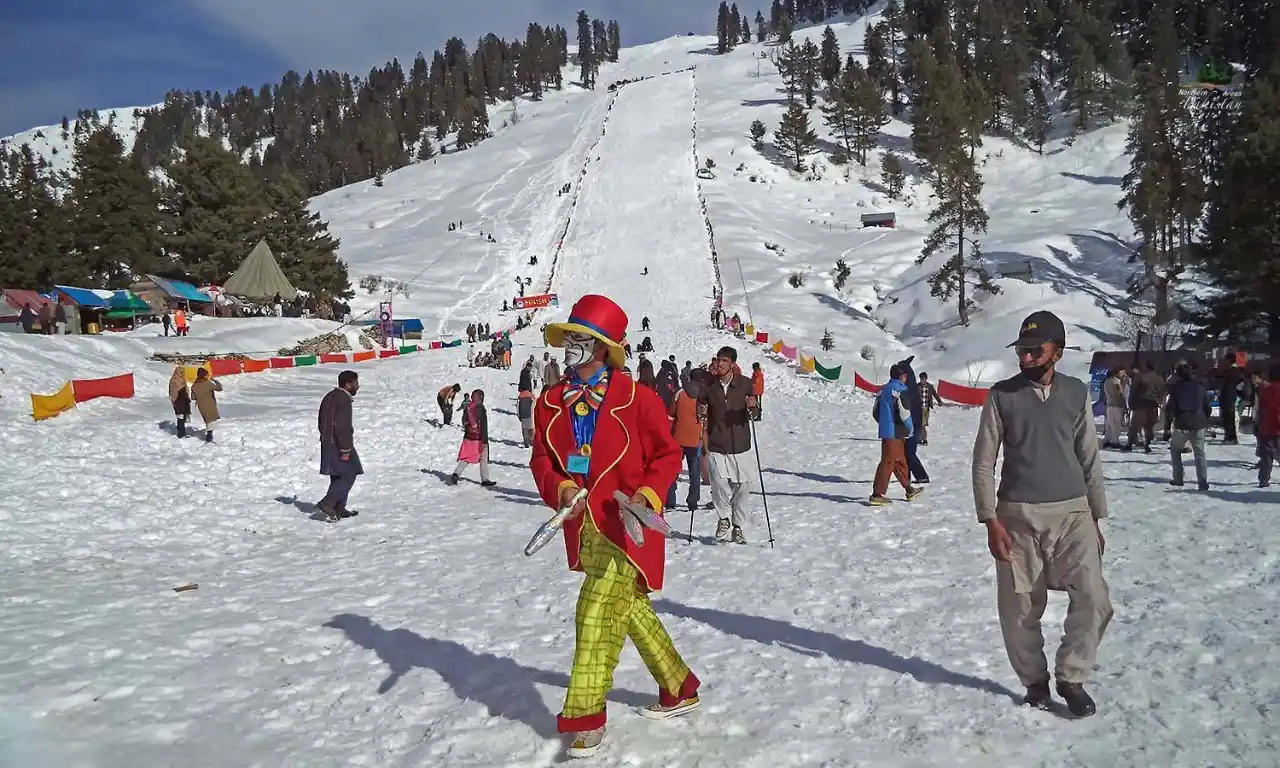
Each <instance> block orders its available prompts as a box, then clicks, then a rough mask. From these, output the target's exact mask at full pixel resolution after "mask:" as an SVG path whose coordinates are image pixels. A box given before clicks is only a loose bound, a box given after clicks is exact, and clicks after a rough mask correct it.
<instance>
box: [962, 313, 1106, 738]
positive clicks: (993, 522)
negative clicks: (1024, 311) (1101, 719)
mask: <svg viewBox="0 0 1280 768" xmlns="http://www.w3.org/2000/svg"><path fill="white" fill-rule="evenodd" d="M1066 343H1067V333H1066V329H1065V328H1064V326H1063V324H1062V321H1061V320H1059V319H1058V317H1057V316H1056V315H1054V314H1053V313H1052V312H1034V313H1032V314H1031V315H1029V316H1028V317H1027V318H1026V319H1025V320H1024V321H1023V322H1022V328H1021V330H1020V332H1019V334H1018V339H1017V341H1015V342H1014V343H1013V344H1011V345H1010V346H1013V347H1015V348H1016V350H1017V354H1018V364H1019V368H1020V372H1019V373H1018V374H1017V375H1016V376H1014V377H1013V378H1010V379H1005V380H1004V381H1001V382H999V383H998V384H996V385H995V386H993V387H992V388H991V391H990V394H989V395H988V396H987V402H986V404H985V405H984V406H983V408H982V416H981V417H980V419H979V422H978V436H977V439H976V440H975V441H974V445H973V500H974V505H975V507H976V509H977V513H978V521H979V522H981V523H984V524H985V525H986V527H987V548H988V549H989V550H990V551H991V555H992V557H994V558H995V560H996V601H997V605H998V608H999V614H1000V629H1001V631H1002V632H1003V634H1004V644H1005V650H1006V651H1007V653H1008V654H1009V662H1010V663H1011V664H1012V665H1013V670H1014V672H1016V673H1017V675H1018V679H1019V680H1021V681H1022V684H1023V685H1024V686H1026V688H1027V695H1026V698H1025V699H1024V700H1023V701H1024V703H1026V704H1028V705H1030V706H1034V707H1039V708H1042V709H1044V708H1048V707H1049V706H1050V705H1051V703H1052V701H1053V697H1052V694H1051V693H1050V691H1049V666H1048V662H1047V661H1046V660H1045V656H1044V635H1043V634H1042V633H1041V631H1040V617H1041V616H1042V615H1043V614H1044V610H1045V606H1046V604H1047V603H1048V590H1050V589H1053V590H1060V591H1065V592H1066V593H1067V595H1068V597H1069V599H1070V604H1069V605H1068V607H1067V616H1066V620H1065V621H1064V622H1063V638H1062V644H1061V645H1060V646H1059V648H1058V655H1057V661H1056V662H1055V671H1054V674H1055V676H1056V677H1057V691H1058V695H1059V696H1061V697H1062V698H1063V699H1065V700H1066V702H1067V707H1068V708H1069V709H1070V710H1071V713H1072V714H1073V715H1076V716H1077V717H1084V716H1088V715H1092V714H1093V713H1094V712H1095V710H1096V707H1095V706H1094V703H1093V699H1091V698H1090V697H1089V694H1088V693H1086V692H1085V690H1084V683H1085V681H1086V680H1088V677H1089V673H1090V672H1091V671H1092V670H1093V666H1094V661H1095V659H1096V658H1097V653H1098V644H1099V643H1100V642H1101V640H1102V635H1103V632H1104V631H1105V630H1106V628H1107V623H1108V622H1110V621H1111V615H1112V608H1111V599H1110V596H1109V590H1108V588H1107V582H1106V581H1105V580H1104V579H1103V578H1102V552H1103V548H1104V546H1105V541H1104V539H1103V537H1102V530H1101V528H1100V525H1099V521H1100V520H1101V519H1102V518H1104V517H1106V516H1107V498H1106V493H1105V490H1104V488H1103V483H1104V480H1103V476H1102V462H1101V461H1099V457H1098V437H1097V434H1096V432H1095V430H1094V424H1093V408H1092V404H1091V403H1090V402H1089V387H1088V385H1087V384H1085V383H1084V382H1083V381H1081V380H1079V379H1076V378H1072V377H1070V376H1067V375H1065V374H1061V373H1058V372H1057V371H1056V370H1055V367H1056V365H1057V363H1058V361H1059V360H1061V359H1062V352H1063V349H1064V348H1065V347H1066ZM1001 448H1003V450H1004V462H1003V464H1002V466H1001V470H1000V486H999V488H997V487H996V482H995V465H996V459H997V457H998V456H999V454H1000V451H1001Z"/></svg>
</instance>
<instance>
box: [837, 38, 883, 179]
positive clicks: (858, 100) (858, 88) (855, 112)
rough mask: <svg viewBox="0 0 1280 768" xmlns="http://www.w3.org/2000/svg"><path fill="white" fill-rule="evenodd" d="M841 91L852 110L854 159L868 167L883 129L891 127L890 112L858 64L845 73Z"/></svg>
mask: <svg viewBox="0 0 1280 768" xmlns="http://www.w3.org/2000/svg"><path fill="white" fill-rule="evenodd" d="M840 90H841V91H843V92H844V93H845V98H846V100H847V101H848V103H849V107H850V110H851V118H852V129H853V130H852V140H851V143H850V148H851V149H852V153H853V155H852V156H853V157H856V158H857V159H858V163H859V164H861V165H862V166H864V167H865V166H866V164H867V153H868V152H869V151H870V150H871V149H872V148H874V147H875V145H876V137H877V136H879V135H880V129H881V128H884V126H885V125H887V124H888V123H889V115H888V111H887V110H886V109H885V104H884V99H883V98H882V96H881V93H880V88H879V87H878V86H877V85H876V84H875V82H873V81H872V79H871V76H870V75H868V74H867V73H866V70H864V69H863V68H862V65H860V64H858V63H857V62H854V66H853V67H851V68H850V69H847V70H845V73H844V77H843V78H842V79H841V85H840Z"/></svg>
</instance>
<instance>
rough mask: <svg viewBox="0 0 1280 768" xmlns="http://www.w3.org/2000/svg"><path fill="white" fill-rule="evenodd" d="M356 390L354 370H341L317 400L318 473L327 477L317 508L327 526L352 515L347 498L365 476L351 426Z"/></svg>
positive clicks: (358, 383)
mask: <svg viewBox="0 0 1280 768" xmlns="http://www.w3.org/2000/svg"><path fill="white" fill-rule="evenodd" d="M359 391H360V377H359V376H358V375H357V374H356V372H355V371H343V372H342V373H340V374H338V386H337V388H335V389H333V390H331V391H330V392H329V394H327V395H325V396H324V399H323V400H321V401H320V414H319V418H318V420H317V423H318V426H319V428H320V474H322V475H328V476H329V491H328V492H327V493H325V495H324V498H323V499H321V500H320V502H319V503H318V504H316V506H317V507H319V508H320V515H321V516H322V517H321V519H323V520H324V521H325V522H329V523H333V522H337V521H338V520H340V519H342V518H344V517H351V516H352V515H354V514H355V513H354V512H351V511H349V510H348V509H347V496H348V495H349V494H350V493H351V488H352V486H354V485H355V484H356V478H357V477H359V476H360V475H362V474H364V467H362V466H361V465H360V454H358V453H356V445H355V429H354V427H353V426H352V423H351V399H352V398H354V397H355V396H356V393H357V392H359Z"/></svg>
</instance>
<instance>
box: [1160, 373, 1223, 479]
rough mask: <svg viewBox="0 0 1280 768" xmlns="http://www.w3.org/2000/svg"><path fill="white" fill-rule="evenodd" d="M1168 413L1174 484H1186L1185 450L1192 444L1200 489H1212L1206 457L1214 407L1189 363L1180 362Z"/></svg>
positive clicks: (1167, 407) (1170, 396)
mask: <svg viewBox="0 0 1280 768" xmlns="http://www.w3.org/2000/svg"><path fill="white" fill-rule="evenodd" d="M1165 412H1166V413H1167V414H1168V416H1166V418H1165V423H1170V422H1171V423H1172V426H1173V431H1172V434H1171V435H1170V443H1169V456H1170V459H1171V460H1172V461H1173V480H1172V481H1171V484H1172V485H1176V486H1181V485H1182V483H1183V479H1182V478H1183V471H1182V451H1183V449H1184V448H1185V446H1186V445H1187V444H1188V443H1190V444H1191V452H1192V453H1193V454H1194V455H1195V460H1196V480H1197V481H1198V483H1199V486H1200V490H1202V491H1207V490H1209V464H1208V462H1207V461H1206V460H1205V457H1204V444H1205V432H1206V431H1207V430H1208V429H1209V417H1210V416H1211V415H1212V414H1213V405H1212V403H1211V401H1210V398H1209V391H1208V390H1207V389H1206V388H1205V386H1204V384H1201V383H1200V381H1199V380H1198V379H1196V378H1195V377H1194V376H1192V375H1191V366H1190V365H1189V364H1187V363H1185V362H1184V363H1178V367H1177V368H1176V369H1175V370H1174V372H1173V380H1172V383H1171V384H1170V386H1169V396H1168V400H1167V401H1166V402H1165Z"/></svg>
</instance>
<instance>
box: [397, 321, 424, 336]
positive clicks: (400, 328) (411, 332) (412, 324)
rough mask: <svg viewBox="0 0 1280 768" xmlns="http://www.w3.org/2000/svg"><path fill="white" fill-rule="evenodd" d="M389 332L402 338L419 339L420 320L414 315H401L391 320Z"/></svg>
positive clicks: (420, 334)
mask: <svg viewBox="0 0 1280 768" xmlns="http://www.w3.org/2000/svg"><path fill="white" fill-rule="evenodd" d="M391 333H392V335H393V336H399V337H400V338H402V339H421V338H422V321H421V320H419V319H418V318H416V317H402V318H399V319H396V320H392V321H391Z"/></svg>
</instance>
